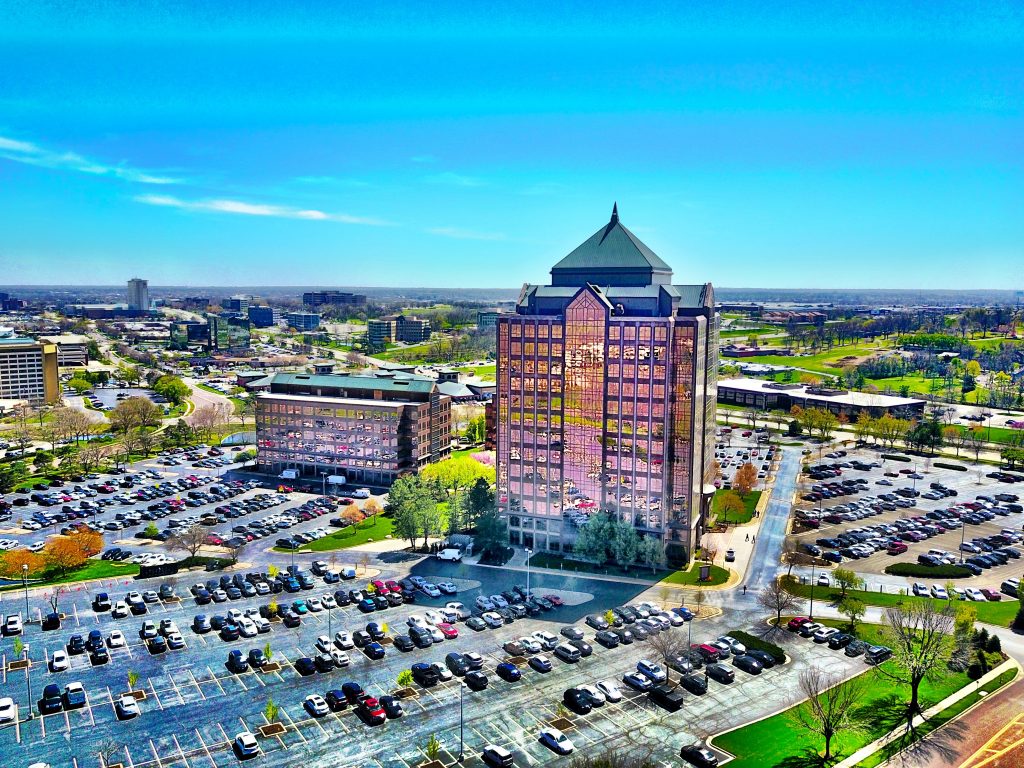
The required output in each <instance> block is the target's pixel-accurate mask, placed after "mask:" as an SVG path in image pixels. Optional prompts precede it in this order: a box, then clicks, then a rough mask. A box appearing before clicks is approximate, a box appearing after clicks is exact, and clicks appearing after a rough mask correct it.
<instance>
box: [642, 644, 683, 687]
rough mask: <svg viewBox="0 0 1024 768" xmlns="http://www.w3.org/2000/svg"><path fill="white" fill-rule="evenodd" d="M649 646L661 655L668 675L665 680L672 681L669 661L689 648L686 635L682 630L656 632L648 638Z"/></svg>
mask: <svg viewBox="0 0 1024 768" xmlns="http://www.w3.org/2000/svg"><path fill="white" fill-rule="evenodd" d="M647 647H648V648H650V649H651V650H652V651H654V653H655V654H657V655H658V656H660V657H661V661H662V664H663V665H664V667H665V673H666V675H667V677H666V680H665V681H666V682H671V674H670V670H671V667H669V661H671V660H672V659H674V658H676V657H677V656H681V655H682V654H684V653H686V652H687V651H688V650H689V646H688V645H687V644H686V635H685V634H683V633H682V632H655V633H654V634H652V635H650V636H649V637H648V638H647Z"/></svg>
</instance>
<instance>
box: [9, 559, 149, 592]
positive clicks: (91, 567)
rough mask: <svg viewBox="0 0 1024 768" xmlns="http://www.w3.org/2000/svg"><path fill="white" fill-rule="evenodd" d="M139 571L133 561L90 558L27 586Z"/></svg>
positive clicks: (100, 577)
mask: <svg viewBox="0 0 1024 768" xmlns="http://www.w3.org/2000/svg"><path fill="white" fill-rule="evenodd" d="M138 572H139V566H138V565H135V564H134V563H111V562H110V561H109V560H90V561H89V562H87V563H86V564H85V565H83V566H82V567H81V568H78V569H77V570H74V571H71V572H69V573H66V574H64V575H63V576H61V575H60V574H52V575H46V576H44V577H43V578H42V579H39V580H38V581H31V582H29V586H31V587H33V588H35V587H47V586H50V585H51V584H71V583H72V582H76V581H89V580H91V579H109V578H111V577H118V578H120V577H122V576H135V575H137V574H138ZM21 588H22V586H21V584H9V585H7V586H4V587H0V590H10V589H21Z"/></svg>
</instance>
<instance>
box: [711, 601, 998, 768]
mask: <svg viewBox="0 0 1024 768" xmlns="http://www.w3.org/2000/svg"><path fill="white" fill-rule="evenodd" d="M783 622H785V619H783ZM819 622H820V623H822V624H826V625H829V626H836V627H845V626H846V624H845V622H840V621H834V620H828V619H822V620H819ZM857 635H858V637H860V638H861V639H862V640H864V641H865V642H867V643H869V644H872V645H882V644H884V638H883V636H882V627H881V626H880V625H877V624H862V625H860V626H859V627H858V629H857ZM807 642H808V643H810V641H807ZM818 647H820V646H818ZM826 652H828V653H842V651H826ZM895 665H896V661H895V660H889V661H886V662H884V663H883V664H882V665H881V669H882V670H895V669H896V666H895ZM1014 674H1016V670H1014ZM1011 679H1012V676H1011V677H1005V676H1002V675H998V677H997V680H998V681H1000V682H996V680H993V681H991V682H990V683H988V685H989V686H995V687H998V685H1003V684H1005V683H1006V682H1009V680H1011ZM853 680H857V682H856V683H854V682H852V681H853ZM855 684H856V685H863V690H862V691H861V692H860V696H859V698H858V700H857V704H856V707H855V709H854V712H853V720H854V722H855V723H856V724H857V727H855V728H847V729H840V730H839V732H838V733H836V734H835V736H834V737H833V739H832V753H833V755H837V754H838V755H846V756H852V755H854V754H855V753H857V752H858V751H859V750H861V749H863V748H864V747H866V746H867V745H870V744H872V743H873V742H875V741H876V740H879V739H882V738H883V737H885V736H886V735H887V734H889V733H890V732H892V731H894V730H897V729H900V730H905V728H906V704H907V702H908V701H909V698H910V687H909V685H907V684H905V683H902V682H899V681H897V680H895V679H893V678H892V677H890V676H888V675H885V674H882V673H881V672H879V671H876V669H875V668H874V667H870V666H866V665H865V667H864V671H863V672H861V673H858V674H856V675H854V676H853V677H852V678H849V679H848V680H846V681H844V682H842V683H839V685H841V686H843V685H855ZM985 685H986V683H982V689H984V686H985ZM965 687H966V688H969V689H970V696H974V698H973V701H976V700H977V697H976V695H975V694H976V688H977V687H978V686H977V685H976V683H975V682H974V681H972V680H970V679H969V677H968V675H967V673H966V672H955V671H952V670H950V671H949V672H948V674H944V675H942V676H940V677H937V678H935V679H928V678H926V679H925V680H924V681H923V682H922V683H921V686H920V689H919V702H920V706H921V709H922V711H925V712H927V711H928V710H929V709H930V708H932V707H934V706H935V705H937V704H939V703H941V702H943V701H944V700H945V699H947V698H948V697H949V696H951V695H952V694H954V693H956V692H957V691H961V690H963V689H965ZM990 689H991V690H994V688H990ZM966 695H967V694H965V696H966ZM970 696H968V698H970ZM968 706H970V705H969V704H963V705H962V707H960V708H959V709H958V710H956V711H954V712H952V713H950V714H949V716H948V717H945V719H942V720H941V722H939V721H938V719H935V720H933V721H930V722H929V723H928V724H927V725H928V728H929V729H933V728H935V727H937V725H938V724H941V723H943V722H947V721H948V720H949V719H950V718H951V717H952V716H954V715H955V714H959V712H962V711H963V710H964V709H966V708H967V707H968ZM934 714H935V715H936V716H937V717H939V718H941V717H942V716H944V715H946V712H945V710H943V711H942V712H936V713H934ZM801 715H803V716H805V717H808V718H809V719H813V716H811V715H810V705H809V704H808V702H807V701H803V702H801V703H800V704H797V705H795V706H793V707H790V708H789V709H786V710H784V711H782V712H778V713H776V714H774V715H771V716H769V717H766V718H764V719H763V720H758V721H757V722H754V723H750V724H748V725H744V726H741V727H740V728H736V729H734V730H732V731H727V732H725V733H722V734H719V735H717V736H715V737H714V738H713V739H711V741H712V742H713V744H714V746H715V747H716V748H718V749H721V750H723V751H725V752H728V753H729V754H732V755H735V756H736V757H735V759H734V760H732V761H730V762H729V765H730V766H731V768H766V767H768V766H779V765H787V764H790V763H792V764H793V765H796V764H798V763H797V762H793V761H800V762H799V764H801V765H803V764H807V765H811V764H815V761H816V760H818V761H820V754H821V750H822V746H823V740H822V738H821V737H820V736H819V735H817V734H816V733H813V732H811V731H810V730H808V729H806V728H802V727H800V726H799V721H800V717H801ZM923 728H924V727H923V726H922V728H919V729H918V738H919V737H920V734H921V733H922V732H924V730H923ZM904 741H905V740H904ZM895 744H896V742H893V745H894V747H893V749H895ZM900 746H902V747H903V748H905V747H906V746H907V745H906V744H905V743H903V744H901V745H900ZM876 755H877V756H878V759H877V760H875V758H876ZM884 757H885V756H882V755H880V754H879V753H875V754H874V755H871V756H869V755H867V754H863V753H862V754H861V755H860V756H858V760H865V761H866V762H857V763H854V765H857V766H858V768H860V766H873V765H878V764H879V763H881V762H884ZM868 760H870V761H874V762H870V761H868Z"/></svg>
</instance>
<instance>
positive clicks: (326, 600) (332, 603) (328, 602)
mask: <svg viewBox="0 0 1024 768" xmlns="http://www.w3.org/2000/svg"><path fill="white" fill-rule="evenodd" d="M320 602H321V603H323V606H324V608H327V609H328V610H334V609H335V608H337V607H338V603H337V601H336V600H335V599H334V596H333V595H324V596H323V597H321V598H320Z"/></svg>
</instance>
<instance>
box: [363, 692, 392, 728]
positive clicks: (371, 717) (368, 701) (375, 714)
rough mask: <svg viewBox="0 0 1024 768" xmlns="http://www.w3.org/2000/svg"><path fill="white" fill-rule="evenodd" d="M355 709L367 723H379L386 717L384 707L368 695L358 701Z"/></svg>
mask: <svg viewBox="0 0 1024 768" xmlns="http://www.w3.org/2000/svg"><path fill="white" fill-rule="evenodd" d="M356 711H357V712H358V713H359V715H360V717H362V718H363V720H364V721H365V722H366V724H367V725H380V724H381V723H383V722H384V721H385V720H386V719H387V715H386V714H385V712H384V707H382V706H381V705H380V702H379V701H377V700H376V699H375V698H373V697H372V696H368V697H366V698H365V699H363V700H362V701H360V702H359V705H358V707H356Z"/></svg>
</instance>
